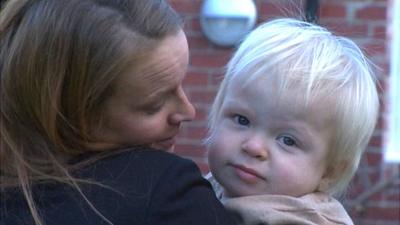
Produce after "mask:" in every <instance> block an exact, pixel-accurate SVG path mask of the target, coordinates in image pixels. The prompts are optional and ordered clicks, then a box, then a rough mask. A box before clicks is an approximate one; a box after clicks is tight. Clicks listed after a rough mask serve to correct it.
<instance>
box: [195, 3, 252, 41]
mask: <svg viewBox="0 0 400 225" xmlns="http://www.w3.org/2000/svg"><path fill="white" fill-rule="evenodd" d="M256 18H257V10H256V6H255V4H254V2H253V0H205V1H204V3H203V6H202V9H201V14H200V25H201V28H202V29H203V32H204V34H205V36H206V37H207V38H208V39H209V40H210V41H211V42H212V43H214V44H216V45H219V46H224V47H229V46H233V45H235V44H237V43H238V42H240V41H241V40H242V38H243V37H244V36H245V35H246V34H247V33H248V32H250V31H251V30H252V29H253V27H254V25H255V23H256Z"/></svg>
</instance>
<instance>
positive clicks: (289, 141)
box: [278, 136, 297, 146]
mask: <svg viewBox="0 0 400 225" xmlns="http://www.w3.org/2000/svg"><path fill="white" fill-rule="evenodd" d="M278 140H279V141H280V142H282V143H283V144H285V145H287V146H296V145H297V143H296V140H295V139H294V138H291V137H289V136H281V137H279V138H278Z"/></svg>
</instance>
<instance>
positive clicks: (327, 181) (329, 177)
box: [317, 161, 348, 193]
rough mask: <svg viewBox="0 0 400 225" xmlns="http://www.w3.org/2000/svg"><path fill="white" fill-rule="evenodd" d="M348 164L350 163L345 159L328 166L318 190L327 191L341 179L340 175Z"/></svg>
mask: <svg viewBox="0 0 400 225" xmlns="http://www.w3.org/2000/svg"><path fill="white" fill-rule="evenodd" d="M347 166H348V163H347V162H344V161H342V162H340V163H337V164H336V165H331V166H328V167H327V169H326V171H325V174H324V175H323V177H322V179H321V182H320V183H319V185H318V188H317V191H320V192H325V193H326V192H327V191H328V190H329V189H330V188H331V187H332V186H333V185H334V184H335V183H336V182H337V181H338V180H339V179H340V177H341V176H343V173H344V171H345V170H346V168H347Z"/></svg>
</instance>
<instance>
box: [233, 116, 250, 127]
mask: <svg viewBox="0 0 400 225" xmlns="http://www.w3.org/2000/svg"><path fill="white" fill-rule="evenodd" d="M234 119H235V122H236V123H238V124H240V125H242V126H247V125H249V123H250V121H249V120H248V119H247V118H246V117H244V116H242V115H236V116H235V117H234Z"/></svg>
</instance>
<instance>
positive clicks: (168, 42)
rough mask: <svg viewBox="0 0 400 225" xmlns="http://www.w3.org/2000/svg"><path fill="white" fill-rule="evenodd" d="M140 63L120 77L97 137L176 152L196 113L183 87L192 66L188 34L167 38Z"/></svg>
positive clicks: (106, 108)
mask: <svg viewBox="0 0 400 225" xmlns="http://www.w3.org/2000/svg"><path fill="white" fill-rule="evenodd" d="M137 64H138V65H135V66H134V68H133V69H132V70H131V71H129V73H126V74H123V75H122V76H121V78H120V79H119V82H118V83H117V86H116V93H115V94H114V95H113V96H111V97H110V98H109V99H108V101H107V102H106V104H105V112H104V115H105V122H104V124H102V126H101V127H100V128H99V129H97V130H96V131H95V136H96V138H97V140H99V142H104V143H105V144H111V145H112V144H114V145H116V146H120V145H148V146H150V145H151V146H152V147H155V148H159V149H163V150H172V149H173V147H174V144H175V139H176V136H177V134H178V132H179V128H180V125H181V122H183V121H186V120H191V119H193V118H194V115H195V111H194V108H193V106H192V104H191V103H190V102H189V101H188V99H187V97H186V94H185V93H184V91H183V89H182V81H183V79H184V77H185V75H186V69H187V65H188V46H187V41H186V37H185V35H184V34H183V32H180V33H179V34H177V35H175V36H170V37H167V38H166V39H165V40H163V41H162V42H161V43H160V45H159V46H158V47H157V48H156V49H155V50H153V52H152V53H151V54H150V55H149V56H148V57H146V58H144V60H143V62H140V63H137Z"/></svg>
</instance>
